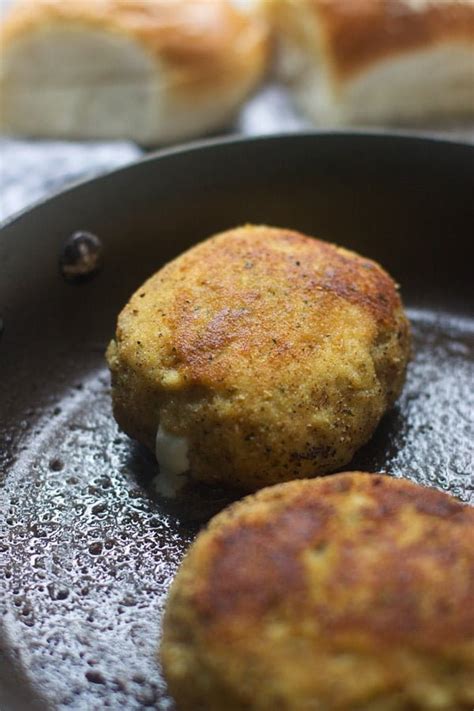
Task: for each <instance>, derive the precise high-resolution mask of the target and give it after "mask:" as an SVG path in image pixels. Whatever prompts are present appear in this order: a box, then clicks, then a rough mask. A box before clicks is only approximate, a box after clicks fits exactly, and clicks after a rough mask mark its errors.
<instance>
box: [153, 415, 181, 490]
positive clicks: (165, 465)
mask: <svg viewBox="0 0 474 711" xmlns="http://www.w3.org/2000/svg"><path fill="white" fill-rule="evenodd" d="M155 453H156V459H157V461H158V464H159V467H160V474H159V476H158V478H157V480H156V483H155V488H156V490H157V491H158V493H159V494H161V495H162V496H166V497H167V498H173V497H174V496H176V493H177V492H178V491H179V490H180V489H181V488H182V486H183V485H184V483H185V478H184V477H183V474H185V473H186V472H187V471H188V469H189V459H188V441H187V439H186V437H178V436H176V435H173V434H171V433H169V432H167V431H166V430H165V429H164V428H163V427H162V426H161V425H160V426H159V428H158V432H157V433H156V443H155Z"/></svg>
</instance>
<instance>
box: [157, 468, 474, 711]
mask: <svg viewBox="0 0 474 711" xmlns="http://www.w3.org/2000/svg"><path fill="white" fill-rule="evenodd" d="M473 539H474V510H473V509H472V508H470V507H468V506H463V505H462V504H461V503H460V502H458V501H456V500H455V499H453V498H452V497H450V496H448V495H447V494H445V493H442V492H439V491H436V490H434V489H428V488H424V487H421V486H419V485H416V484H413V483H411V482H409V481H405V480H402V479H395V478H392V477H389V476H380V475H376V474H362V473H358V472H349V473H345V474H335V475H334V476H328V477H324V478H320V479H312V480H303V481H301V480H300V481H291V482H287V483H284V484H280V485H277V486H273V487H269V488H267V489H264V490H263V491H259V492H258V493H257V494H255V495H253V496H248V497H247V498H245V499H243V500H241V501H239V502H238V503H236V504H234V505H233V506H231V507H228V508H227V509H225V510H224V511H223V512H222V513H220V514H219V515H218V516H216V517H215V518H214V519H212V521H211V522H210V524H209V526H208V527H207V529H206V530H205V531H203V532H202V533H200V534H199V536H198V538H197V539H196V541H195V543H194V544H193V545H192V547H191V549H190V550H189V552H188V554H187V556H186V558H185V560H184V561H183V563H182V566H181V568H180V570H179V571H178V574H177V576H176V579H175V581H174V582H173V584H172V587H171V592H170V596H169V599H168V602H167V607H166V612H165V618H164V626H163V639H162V645H161V659H162V661H163V665H164V670H165V675H166V678H167V681H168V684H169V688H170V691H171V693H172V695H173V696H174V698H175V700H176V702H177V707H178V708H179V709H180V711H194V710H195V709H206V710H207V711H223V710H224V709H225V711H274V710H275V709H281V710H282V711H309V710H311V711H435V710H436V711H461V710H463V711H464V710H465V711H471V709H472V708H474V604H473V602H474V548H473Z"/></svg>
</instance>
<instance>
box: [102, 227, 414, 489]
mask: <svg viewBox="0 0 474 711" xmlns="http://www.w3.org/2000/svg"><path fill="white" fill-rule="evenodd" d="M408 352H409V333H408V322H407V319H406V317H405V315H404V312H403V309H402V305H401V301H400V298H399V296H398V293H397V290H396V287H395V284H394V282H393V281H392V279H391V278H390V277H389V276H388V275H387V274H386V272H384V271H383V270H382V268H381V267H380V266H378V265H377V264H376V263H375V262H372V261H370V260H368V259H365V258H363V257H360V256H358V255H357V254H355V253H353V252H349V251H347V250H345V249H342V248H339V247H336V246H334V245H331V244H328V243H326V242H322V241H320V240H317V239H313V238H311V237H307V236H305V235H302V234H299V233H298V232H293V231H291V230H285V229H275V228H270V227H264V226H260V227H255V226H247V227H242V228H238V229H234V230H230V231H228V232H225V233H223V234H219V235H217V236H215V237H213V238H211V239H209V240H207V241H205V242H203V243H201V244H199V245H197V246H196V247H194V248H193V249H190V250H189V251H187V252H185V253H184V254H183V255H181V256H180V257H178V258H177V259H175V260H174V261H172V262H171V263H169V264H167V265H166V266H165V267H164V268H163V269H161V270H160V271H159V272H157V273H156V274H155V275H154V276H152V277H151V278H150V279H149V280H148V281H147V282H145V284H144V285H143V286H142V287H141V288H140V289H139V290H138V291H137V292H136V293H135V294H134V295H133V296H132V298H131V300H130V302H129V303H128V304H127V306H126V307H125V308H124V310H123V311H122V313H121V314H120V316H119V320H118V327H117V333H116V337H115V340H114V341H112V343H111V345H110V347H109V350H108V360H109V364H110V368H111V371H112V382H113V402H114V413H115V417H116V419H117V421H118V422H119V424H120V425H121V427H122V428H123V429H124V430H125V431H126V432H127V433H128V434H130V435H131V436H132V437H134V438H136V439H138V440H139V441H140V442H142V443H144V444H145V445H147V446H148V447H150V448H152V449H153V448H154V447H155V440H156V437H157V429H158V425H160V433H159V437H158V442H157V444H158V447H157V450H158V459H160V457H161V456H162V458H163V460H166V461H163V462H162V464H164V466H165V468H169V469H170V470H172V469H173V463H172V462H170V459H171V458H172V456H173V452H174V454H175V455H176V456H177V458H178V459H179V460H180V463H179V464H178V465H177V467H175V470H177V469H179V468H181V469H186V468H189V469H190V471H191V474H192V476H193V477H195V478H197V479H200V480H203V481H207V482H225V483H230V484H233V485H235V486H240V487H242V488H244V489H247V490H249V491H251V490H255V489H258V488H259V487H261V486H264V485H267V484H271V483H275V482H279V481H285V480H287V479H290V478H295V477H306V476H313V475H315V474H320V473H322V472H325V473H326V472H328V471H334V470H335V469H337V468H338V467H341V466H343V465H344V464H346V463H347V462H349V461H350V459H351V458H352V456H353V454H354V452H355V451H356V450H357V449H358V448H359V447H360V446H361V445H362V444H364V443H365V442H366V441H367V440H368V439H369V438H370V436H371V435H372V433H373V431H374V429H375V427H376V425H377V423H378V422H379V420H380V418H381V416H382V414H383V413H384V412H385V410H386V409H387V407H389V406H390V405H391V404H392V403H393V401H394V399H395V398H396V397H397V395H398V394H399V392H400V389H401V387H402V383H403V379H404V374H405V368H406V364H407V359H408ZM170 436H171V440H169V439H168V440H167V439H166V438H167V437H168V438H169V437H170ZM167 444H168V445H169V447H168V450H166V447H167ZM178 473H179V472H178Z"/></svg>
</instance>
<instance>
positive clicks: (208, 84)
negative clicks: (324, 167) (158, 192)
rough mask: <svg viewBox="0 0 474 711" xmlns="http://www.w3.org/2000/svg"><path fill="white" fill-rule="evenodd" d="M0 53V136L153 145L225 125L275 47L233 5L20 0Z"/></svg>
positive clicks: (203, 0)
mask: <svg viewBox="0 0 474 711" xmlns="http://www.w3.org/2000/svg"><path fill="white" fill-rule="evenodd" d="M0 48H1V49H0V52H1V54H0V102H1V108H0V127H1V129H2V130H3V132H7V133H11V134H16V135H31V136H38V137H45V136H49V137H52V136H54V137H63V138H107V139H111V138H129V139H133V140H136V141H138V142H141V143H144V144H153V143H162V142H168V141H175V140H179V139H184V138H189V137H192V136H197V135H199V134H202V133H204V132H206V131H209V130H211V129H213V128H217V127H219V126H220V125H221V124H223V123H224V122H225V121H227V120H228V119H229V118H230V117H231V116H232V114H233V112H234V111H235V110H236V109H237V108H238V106H239V105H240V103H241V102H242V100H243V99H244V98H245V96H246V95H247V93H248V92H249V91H250V90H251V89H252V87H253V86H254V85H255V84H256V82H257V81H258V80H259V79H260V77H261V76H262V73H263V71H264V68H265V65H266V60H267V54H268V38H267V32H266V29H265V25H264V23H263V22H262V20H261V19H259V18H257V17H256V16H255V15H251V14H250V13H249V12H242V11H239V10H237V9H236V8H235V7H234V6H233V5H232V4H231V2H230V0H23V2H18V3H17V4H16V5H14V6H13V8H12V10H11V12H10V14H9V16H8V17H7V18H6V20H5V22H4V24H3V27H2V29H1V34H0Z"/></svg>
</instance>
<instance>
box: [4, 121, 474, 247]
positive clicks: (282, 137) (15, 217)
mask: <svg viewBox="0 0 474 711" xmlns="http://www.w3.org/2000/svg"><path fill="white" fill-rule="evenodd" d="M314 138H322V139H334V138H344V139H347V140H356V141H357V140H358V139H369V140H371V139H374V142H375V141H377V142H378V141H380V140H382V141H383V140H386V141H392V140H400V142H402V143H406V144H410V143H412V144H415V143H419V144H424V145H430V144H431V145H436V146H439V145H440V144H441V145H442V146H445V147H448V146H451V147H452V146H455V147H456V148H460V149H468V150H470V151H472V152H473V153H474V139H473V140H472V141H471V140H469V139H467V138H464V139H461V138H459V137H453V138H450V137H449V136H448V135H444V134H443V135H441V134H440V133H439V132H436V131H433V132H429V131H428V132H423V133H418V132H416V131H413V130H408V129H384V128H354V129H352V128H351V129H350V130H344V129H312V130H308V131H283V132H278V133H269V134H258V135H251V136H249V135H245V134H239V133H233V134H231V135H230V136H217V137H213V138H203V139H197V140H194V141H188V142H185V143H179V144H177V145H174V146H170V147H163V148H157V149H156V150H153V151H151V152H150V153H147V154H145V155H143V156H142V157H140V158H137V159H136V160H132V161H131V162H129V163H126V164H125V165H121V166H118V167H116V168H113V169H111V170H107V171H105V172H103V173H100V174H99V175H92V176H85V177H83V178H79V179H78V180H74V181H72V182H71V183H69V184H68V185H67V186H66V187H64V188H60V189H58V190H54V191H52V192H51V193H49V194H48V195H46V196H43V197H40V198H39V199H37V200H35V201H33V202H32V203H31V204H29V205H27V206H25V207H24V208H21V209H20V210H19V211H18V212H14V213H13V214H12V215H9V216H8V217H6V218H5V219H4V220H1V221H0V239H1V238H2V235H3V233H4V228H6V227H11V226H13V225H15V224H16V223H17V222H19V221H21V219H22V218H24V217H25V216H27V215H29V214H30V213H33V212H34V211H35V210H37V209H38V208H41V207H43V206H46V205H49V204H50V203H52V202H53V201H55V200H58V199H61V198H62V197H63V196H65V195H69V194H70V193H73V192H74V191H76V190H78V189H80V188H82V187H85V186H87V185H90V184H92V183H95V182H97V183H99V182H100V181H104V180H109V179H111V178H113V177H115V176H118V175H121V174H123V173H125V172H126V171H128V170H130V169H132V168H135V167H139V166H141V165H143V164H147V163H152V162H154V161H159V160H161V159H166V158H173V157H174V156H181V155H183V154H185V153H188V154H194V153H196V152H199V151H203V150H206V149H208V148H219V147H221V146H222V147H224V146H231V145H248V144H258V143H269V142H275V143H278V142H280V141H285V142H286V141H295V140H296V141H305V140H308V139H309V140H311V139H314Z"/></svg>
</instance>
